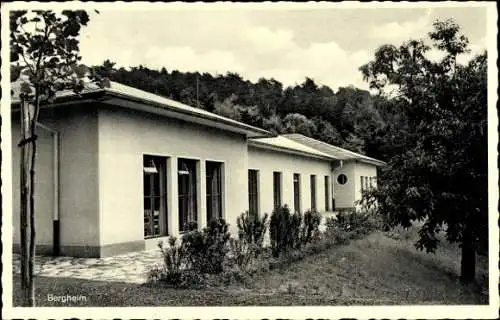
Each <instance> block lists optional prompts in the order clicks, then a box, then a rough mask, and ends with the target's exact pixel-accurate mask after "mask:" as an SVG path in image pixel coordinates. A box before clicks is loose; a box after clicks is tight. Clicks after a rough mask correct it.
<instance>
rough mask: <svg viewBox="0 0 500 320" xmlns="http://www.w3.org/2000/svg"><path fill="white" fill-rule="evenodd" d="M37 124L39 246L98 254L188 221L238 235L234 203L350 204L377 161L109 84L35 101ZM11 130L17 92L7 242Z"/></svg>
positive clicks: (247, 206)
mask: <svg viewBox="0 0 500 320" xmlns="http://www.w3.org/2000/svg"><path fill="white" fill-rule="evenodd" d="M17 104H18V102H17ZM39 123H40V125H39V128H38V154H37V170H36V181H37V189H36V195H35V201H36V208H37V211H36V214H37V218H36V224H37V225H36V229H37V252H39V253H41V254H55V255H70V256H79V257H104V256H110V255H115V254H119V253H125V252H130V251H139V250H145V249H152V248H154V247H156V245H157V243H158V241H160V240H165V239H166V238H167V237H168V236H171V235H173V236H179V235H181V234H182V233H183V232H185V231H186V230H187V227H188V225H189V223H191V222H196V224H197V225H198V227H199V228H202V227H205V226H206V225H207V221H209V220H211V219H213V218H217V217H222V218H224V219H225V220H226V221H227V222H228V223H229V224H230V226H231V227H230V231H231V232H232V233H233V234H236V218H237V217H238V216H239V215H240V214H241V213H242V212H244V211H246V210H249V211H251V212H254V213H256V214H263V213H269V214H271V212H272V210H273V208H274V207H275V206H277V205H282V204H288V205H289V206H290V207H291V208H293V209H294V210H299V211H301V212H305V211H306V210H309V209H314V210H317V211H319V212H331V211H333V210H334V209H335V208H334V203H335V206H336V207H339V208H347V207H351V208H352V207H353V206H354V201H355V200H356V198H357V197H358V191H359V190H357V189H359V188H360V187H364V186H368V185H369V182H372V183H373V182H374V178H376V166H379V165H382V164H383V163H382V162H381V161H378V160H375V159H371V158H368V159H367V157H364V156H362V155H359V154H355V153H352V152H349V151H347V150H343V149H339V148H336V147H333V146H330V145H328V144H324V143H322V142H321V143H320V142H319V141H317V140H314V139H310V138H307V137H304V136H301V135H296V134H293V135H283V136H274V135H272V134H271V133H270V132H268V131H266V130H263V129H260V128H256V127H252V126H249V125H247V124H244V123H241V122H238V121H234V120H232V119H229V118H225V117H222V116H219V115H216V114H213V113H210V112H207V111H205V110H202V109H199V108H194V107H191V106H187V105H185V104H182V103H179V102H176V101H173V100H171V99H167V98H164V97H160V96H157V95H154V94H152V93H148V92H145V91H142V90H138V89H135V88H132V87H129V86H125V85H122V84H119V83H116V82H111V85H110V87H108V88H104V89H101V88H93V89H87V90H85V91H84V92H83V93H82V94H80V95H78V96H77V95H74V94H61V95H60V96H58V98H57V99H56V100H55V102H54V103H53V104H51V105H48V106H45V107H43V108H42V110H41V111H40V117H39ZM19 128H20V125H19V112H18V107H17V111H16V102H15V101H14V103H13V112H12V145H13V149H12V159H13V164H12V170H13V177H12V179H13V203H14V206H13V208H14V209H13V210H14V212H13V223H14V235H13V240H14V241H13V242H14V250H15V251H18V249H19V248H18V247H19V243H20V239H19V205H17V204H18V203H19V202H20V199H19V198H20V196H19V165H18V163H19V156H20V153H19V150H18V148H17V142H18V141H19V137H20V134H19ZM338 150H342V152H340V151H338ZM338 153H339V154H340V156H339V154H338ZM344 156H345V158H344ZM365 177H366V178H365ZM363 178H365V179H363ZM360 179H361V180H360ZM357 180H360V181H361V184H359V183H358V182H357ZM365 183H366V185H365ZM333 199H335V201H333Z"/></svg>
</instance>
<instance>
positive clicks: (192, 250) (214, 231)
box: [182, 219, 230, 274]
mask: <svg viewBox="0 0 500 320" xmlns="http://www.w3.org/2000/svg"><path fill="white" fill-rule="evenodd" d="M229 239H230V234H229V231H228V225H227V223H226V222H225V221H224V219H217V220H212V221H210V223H209V225H208V227H206V228H204V229H203V231H198V230H193V231H189V232H187V233H186V234H185V235H184V236H183V237H182V245H183V246H185V250H186V257H187V261H188V264H189V265H190V267H191V268H192V269H193V270H195V271H197V272H200V273H209V274H211V273H221V272H222V271H223V269H224V268H223V265H224V261H225V258H226V254H227V253H228V242H229Z"/></svg>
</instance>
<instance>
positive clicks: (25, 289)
mask: <svg viewBox="0 0 500 320" xmlns="http://www.w3.org/2000/svg"><path fill="white" fill-rule="evenodd" d="M26 106H27V104H26V102H22V103H21V142H22V141H24V140H25V139H26V138H27V134H26V133H27V130H26V129H27V128H26V127H27V124H28V123H29V121H26V117H27V116H28V115H27V110H26ZM20 148H21V161H20V180H21V181H20V183H21V186H20V189H21V197H20V200H21V203H20V227H21V230H20V238H21V239H20V240H21V290H22V293H23V294H22V297H23V301H22V306H29V269H28V268H29V266H28V261H29V250H28V247H29V244H28V189H29V186H28V177H27V172H28V170H27V168H26V158H27V155H28V154H27V153H28V150H27V148H28V146H27V145H26V144H23V145H21V146H20Z"/></svg>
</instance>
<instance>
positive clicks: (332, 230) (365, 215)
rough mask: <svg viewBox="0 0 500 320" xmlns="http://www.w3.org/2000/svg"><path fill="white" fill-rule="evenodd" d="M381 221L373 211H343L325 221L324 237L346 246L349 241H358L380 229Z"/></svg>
mask: <svg viewBox="0 0 500 320" xmlns="http://www.w3.org/2000/svg"><path fill="white" fill-rule="evenodd" d="M382 227H383V220H382V219H381V217H379V216H378V215H377V214H376V213H375V211H356V210H354V209H352V210H345V211H341V212H339V213H338V214H337V216H336V217H335V218H328V219H327V221H326V235H327V236H328V237H332V238H333V239H334V240H335V242H336V243H338V244H346V243H348V242H349V240H350V239H359V238H362V237H363V236H365V235H367V234H368V233H370V232H372V231H374V230H378V229H381V228H382Z"/></svg>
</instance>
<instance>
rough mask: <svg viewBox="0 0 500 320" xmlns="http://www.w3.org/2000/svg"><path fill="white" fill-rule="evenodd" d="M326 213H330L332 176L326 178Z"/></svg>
mask: <svg viewBox="0 0 500 320" xmlns="http://www.w3.org/2000/svg"><path fill="white" fill-rule="evenodd" d="M324 181H325V211H330V176H325V179H324Z"/></svg>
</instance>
